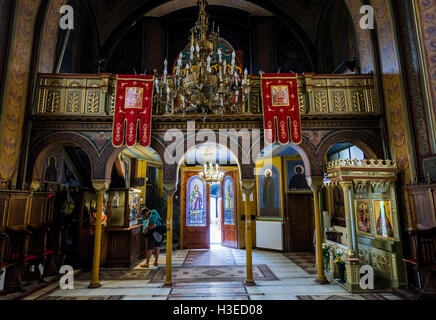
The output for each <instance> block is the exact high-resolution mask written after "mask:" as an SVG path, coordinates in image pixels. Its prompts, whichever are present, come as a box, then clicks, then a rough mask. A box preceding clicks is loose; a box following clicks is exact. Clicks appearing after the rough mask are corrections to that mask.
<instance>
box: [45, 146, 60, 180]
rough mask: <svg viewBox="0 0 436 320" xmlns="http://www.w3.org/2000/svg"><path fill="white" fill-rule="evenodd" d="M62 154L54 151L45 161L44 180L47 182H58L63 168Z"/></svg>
mask: <svg viewBox="0 0 436 320" xmlns="http://www.w3.org/2000/svg"><path fill="white" fill-rule="evenodd" d="M60 164H61V156H60V155H59V154H58V153H52V154H51V155H50V156H49V157H48V158H47V160H46V161H45V165H44V168H45V170H44V181H45V182H53V183H58V182H59V181H60V180H59V177H60V173H61V171H60V170H62V168H61V165H60Z"/></svg>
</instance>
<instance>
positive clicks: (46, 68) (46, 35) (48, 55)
mask: <svg viewBox="0 0 436 320" xmlns="http://www.w3.org/2000/svg"><path fill="white" fill-rule="evenodd" d="M67 2H68V1H67V0H50V3H49V5H48V8H47V11H46V14H45V16H44V24H43V27H42V34H41V43H40V47H39V61H38V68H37V70H38V72H40V73H53V72H54V67H55V63H56V62H55V51H56V41H57V37H58V34H59V32H58V31H59V18H60V14H59V10H60V8H61V7H62V6H63V5H64V4H66V3H67Z"/></svg>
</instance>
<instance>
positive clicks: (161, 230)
mask: <svg viewBox="0 0 436 320" xmlns="http://www.w3.org/2000/svg"><path fill="white" fill-rule="evenodd" d="M159 221H160V224H161V225H160V226H158V227H156V231H157V232H159V233H160V234H161V235H163V236H164V235H165V234H166V233H167V227H166V226H165V224H164V223H163V222H162V218H161V217H160V216H159Z"/></svg>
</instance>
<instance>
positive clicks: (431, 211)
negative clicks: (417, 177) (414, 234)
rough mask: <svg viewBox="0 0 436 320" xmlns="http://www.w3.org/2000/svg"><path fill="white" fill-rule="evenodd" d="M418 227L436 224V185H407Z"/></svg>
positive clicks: (428, 226) (422, 227) (423, 227)
mask: <svg viewBox="0 0 436 320" xmlns="http://www.w3.org/2000/svg"><path fill="white" fill-rule="evenodd" d="M407 190H408V191H409V196H410V199H411V204H412V206H413V207H412V212H413V216H414V217H413V220H414V222H415V228H416V229H427V228H431V227H434V226H436V185H421V186H409V187H407Z"/></svg>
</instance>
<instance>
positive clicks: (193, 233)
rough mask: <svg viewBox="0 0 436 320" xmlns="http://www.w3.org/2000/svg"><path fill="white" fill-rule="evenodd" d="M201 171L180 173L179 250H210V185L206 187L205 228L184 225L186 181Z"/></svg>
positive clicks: (187, 196) (186, 195)
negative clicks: (180, 239)
mask: <svg viewBox="0 0 436 320" xmlns="http://www.w3.org/2000/svg"><path fill="white" fill-rule="evenodd" d="M200 172H201V171H185V172H183V173H182V201H181V203H182V208H181V209H182V210H181V211H182V214H181V219H182V220H181V223H180V224H181V228H182V235H181V238H182V241H181V244H182V245H181V246H182V248H181V249H209V248H210V239H209V237H210V212H209V210H210V209H209V208H210V206H209V198H210V197H209V194H210V185H209V184H207V185H206V226H205V227H188V226H187V225H186V208H187V199H188V198H189V195H188V194H187V192H188V190H187V189H188V188H187V185H188V181H189V179H190V178H191V177H193V176H197V175H199V173H200Z"/></svg>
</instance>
